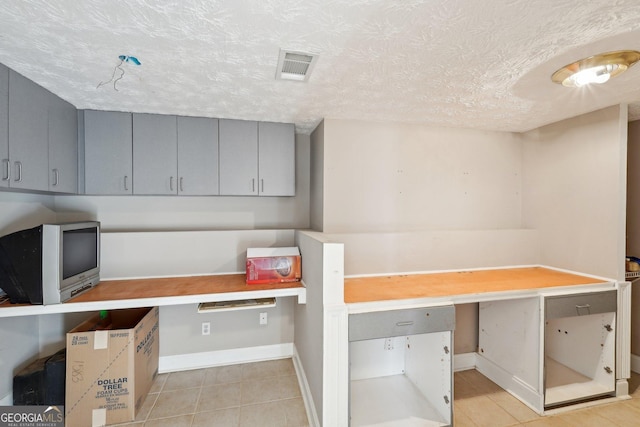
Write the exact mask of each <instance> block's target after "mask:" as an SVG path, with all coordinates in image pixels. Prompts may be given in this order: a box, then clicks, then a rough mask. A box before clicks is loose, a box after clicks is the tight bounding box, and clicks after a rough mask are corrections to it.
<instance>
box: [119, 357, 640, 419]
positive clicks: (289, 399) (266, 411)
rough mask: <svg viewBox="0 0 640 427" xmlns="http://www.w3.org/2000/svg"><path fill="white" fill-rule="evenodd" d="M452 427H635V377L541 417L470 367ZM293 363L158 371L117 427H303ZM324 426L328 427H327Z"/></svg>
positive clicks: (459, 382)
mask: <svg viewBox="0 0 640 427" xmlns="http://www.w3.org/2000/svg"><path fill="white" fill-rule="evenodd" d="M454 382H455V384H454V390H455V400H454V425H455V427H508V426H521V425H522V426H527V427H591V426H594V427H613V426H618V427H633V426H638V427H640V375H638V374H633V373H632V377H631V381H630V384H629V393H630V394H631V396H632V399H631V400H625V401H620V402H616V403H607V404H602V405H598V406H595V407H591V408H585V409H579V410H573V411H570V412H565V413H562V414H558V415H552V416H545V417H541V416H539V415H537V414H536V413H535V412H533V411H532V410H531V409H529V408H528V407H527V406H525V405H524V404H523V403H521V402H520V401H519V400H517V399H516V398H514V397H513V396H511V395H510V394H509V393H507V392H506V391H504V390H503V389H501V388H500V387H498V386H497V385H496V384H495V383H493V382H491V381H490V380H489V379H487V378H486V377H484V376H483V375H481V374H480V373H478V372H477V371H475V370H469V371H461V372H456V373H455V375H454ZM308 425H309V424H308V420H307V415H306V412H305V408H304V403H303V401H302V397H301V394H300V388H299V386H298V379H297V377H296V373H295V369H294V367H293V363H292V361H291V359H281V360H271V361H264V362H256V363H247V364H242V365H231V366H221V367H216V368H206V369H198V370H193V371H183V372H172V373H169V374H160V375H159V376H158V378H157V380H156V382H155V383H154V385H153V387H152V389H151V391H150V392H149V395H148V396H147V399H146V400H145V402H144V404H143V406H142V409H141V411H140V413H139V414H138V417H137V419H136V421H135V422H133V423H128V424H120V425H119V427H125V426H127V427H130V426H138V427H209V426H212V427H218V426H222V427H227V426H229V427H230V426H233V427H245V426H251V427H304V426H308ZM328 427H330V426H328Z"/></svg>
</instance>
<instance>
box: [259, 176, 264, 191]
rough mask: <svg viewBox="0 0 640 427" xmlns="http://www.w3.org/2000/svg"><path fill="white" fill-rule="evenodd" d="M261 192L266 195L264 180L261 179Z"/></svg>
mask: <svg viewBox="0 0 640 427" xmlns="http://www.w3.org/2000/svg"><path fill="white" fill-rule="evenodd" d="M260 192H261V193H264V178H261V179H260Z"/></svg>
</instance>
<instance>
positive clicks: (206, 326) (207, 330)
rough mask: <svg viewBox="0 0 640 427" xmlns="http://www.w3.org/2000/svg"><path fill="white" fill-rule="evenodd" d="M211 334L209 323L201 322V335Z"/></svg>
mask: <svg viewBox="0 0 640 427" xmlns="http://www.w3.org/2000/svg"><path fill="white" fill-rule="evenodd" d="M210 333H211V323H210V322H202V335H209V334H210Z"/></svg>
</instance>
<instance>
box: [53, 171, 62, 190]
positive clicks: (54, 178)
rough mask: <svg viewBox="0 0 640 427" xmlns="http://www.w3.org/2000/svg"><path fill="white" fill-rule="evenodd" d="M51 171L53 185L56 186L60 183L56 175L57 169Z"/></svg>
mask: <svg viewBox="0 0 640 427" xmlns="http://www.w3.org/2000/svg"><path fill="white" fill-rule="evenodd" d="M52 171H53V185H54V186H56V185H58V182H59V181H60V174H59V173H58V169H53V170H52Z"/></svg>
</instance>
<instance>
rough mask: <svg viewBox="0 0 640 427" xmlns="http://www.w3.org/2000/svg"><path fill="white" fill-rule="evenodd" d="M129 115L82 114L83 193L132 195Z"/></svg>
mask: <svg viewBox="0 0 640 427" xmlns="http://www.w3.org/2000/svg"><path fill="white" fill-rule="evenodd" d="M131 128H132V124H131V113H119V112H113V111H91V110H87V111H85V112H84V144H85V145H84V155H85V157H84V160H85V192H86V193H87V194H109V195H118V194H132V188H133V148H132V129H131Z"/></svg>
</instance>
